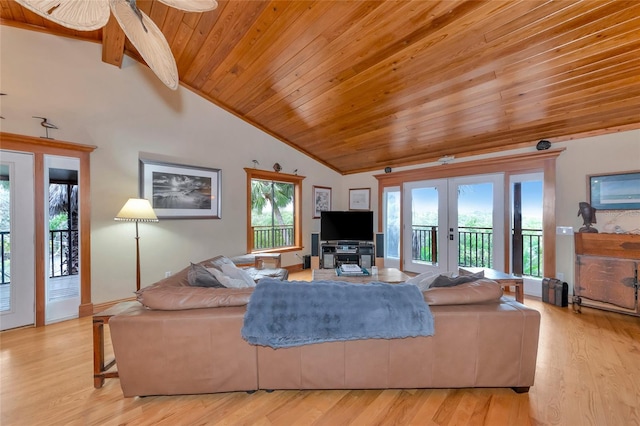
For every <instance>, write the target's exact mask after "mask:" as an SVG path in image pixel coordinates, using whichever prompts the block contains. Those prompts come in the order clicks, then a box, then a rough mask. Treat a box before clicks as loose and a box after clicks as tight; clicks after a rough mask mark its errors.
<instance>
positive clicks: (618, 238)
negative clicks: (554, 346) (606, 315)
mask: <svg viewBox="0 0 640 426" xmlns="http://www.w3.org/2000/svg"><path fill="white" fill-rule="evenodd" d="M575 245H576V269H575V283H574V286H573V295H574V296H573V308H574V310H576V311H580V307H581V306H588V307H592V308H598V309H605V310H609V311H615V312H621V313H625V314H630V315H636V316H640V306H638V287H639V284H638V268H639V267H640V235H633V234H587V233H576V234H575Z"/></svg>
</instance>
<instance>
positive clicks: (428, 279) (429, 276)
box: [405, 271, 454, 291]
mask: <svg viewBox="0 0 640 426" xmlns="http://www.w3.org/2000/svg"><path fill="white" fill-rule="evenodd" d="M453 274H454V272H453V271H450V272H443V273H441V274H438V273H437V272H435V271H427V272H423V273H421V274H418V275H416V276H415V277H411V278H409V279H408V280H407V281H405V282H406V283H407V284H414V285H416V286H418V288H419V289H420V291H425V290H426V289H428V288H429V287H431V284H433V281H434V280H435V279H436V278H438V276H440V275H442V276H445V277H452V276H453Z"/></svg>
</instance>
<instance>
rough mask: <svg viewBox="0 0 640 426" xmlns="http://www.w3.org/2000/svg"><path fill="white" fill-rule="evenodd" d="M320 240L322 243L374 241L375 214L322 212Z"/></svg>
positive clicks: (369, 212)
mask: <svg viewBox="0 0 640 426" xmlns="http://www.w3.org/2000/svg"><path fill="white" fill-rule="evenodd" d="M320 239H321V240H322V241H373V212H371V211H368V212H367V211H345V212H342V211H325V212H321V213H320Z"/></svg>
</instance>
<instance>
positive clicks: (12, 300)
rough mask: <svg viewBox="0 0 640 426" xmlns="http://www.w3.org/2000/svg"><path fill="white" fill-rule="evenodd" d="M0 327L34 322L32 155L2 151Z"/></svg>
mask: <svg viewBox="0 0 640 426" xmlns="http://www.w3.org/2000/svg"><path fill="white" fill-rule="evenodd" d="M0 155H1V161H0V232H1V235H2V241H1V243H2V247H0V254H1V255H2V259H1V262H2V265H1V266H0V269H1V272H2V277H1V278H0V329H2V330H7V329H10V328H16V327H22V326H25V325H30V324H33V323H34V322H35V311H34V307H35V302H34V301H35V272H34V269H35V268H34V263H35V248H34V237H35V226H34V223H35V222H34V198H33V194H34V182H33V155H31V154H21V153H15V152H7V151H2V152H1V153H0Z"/></svg>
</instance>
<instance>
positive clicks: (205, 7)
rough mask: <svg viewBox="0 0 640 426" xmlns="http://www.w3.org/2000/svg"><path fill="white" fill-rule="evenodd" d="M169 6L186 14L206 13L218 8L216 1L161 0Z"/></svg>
mask: <svg viewBox="0 0 640 426" xmlns="http://www.w3.org/2000/svg"><path fill="white" fill-rule="evenodd" d="M159 1H160V3H164V4H166V5H167V6H171V7H173V8H176V9H180V10H184V11H186V12H206V11H209V10H213V9H215V8H216V7H218V2H217V1H216V0H159Z"/></svg>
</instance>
